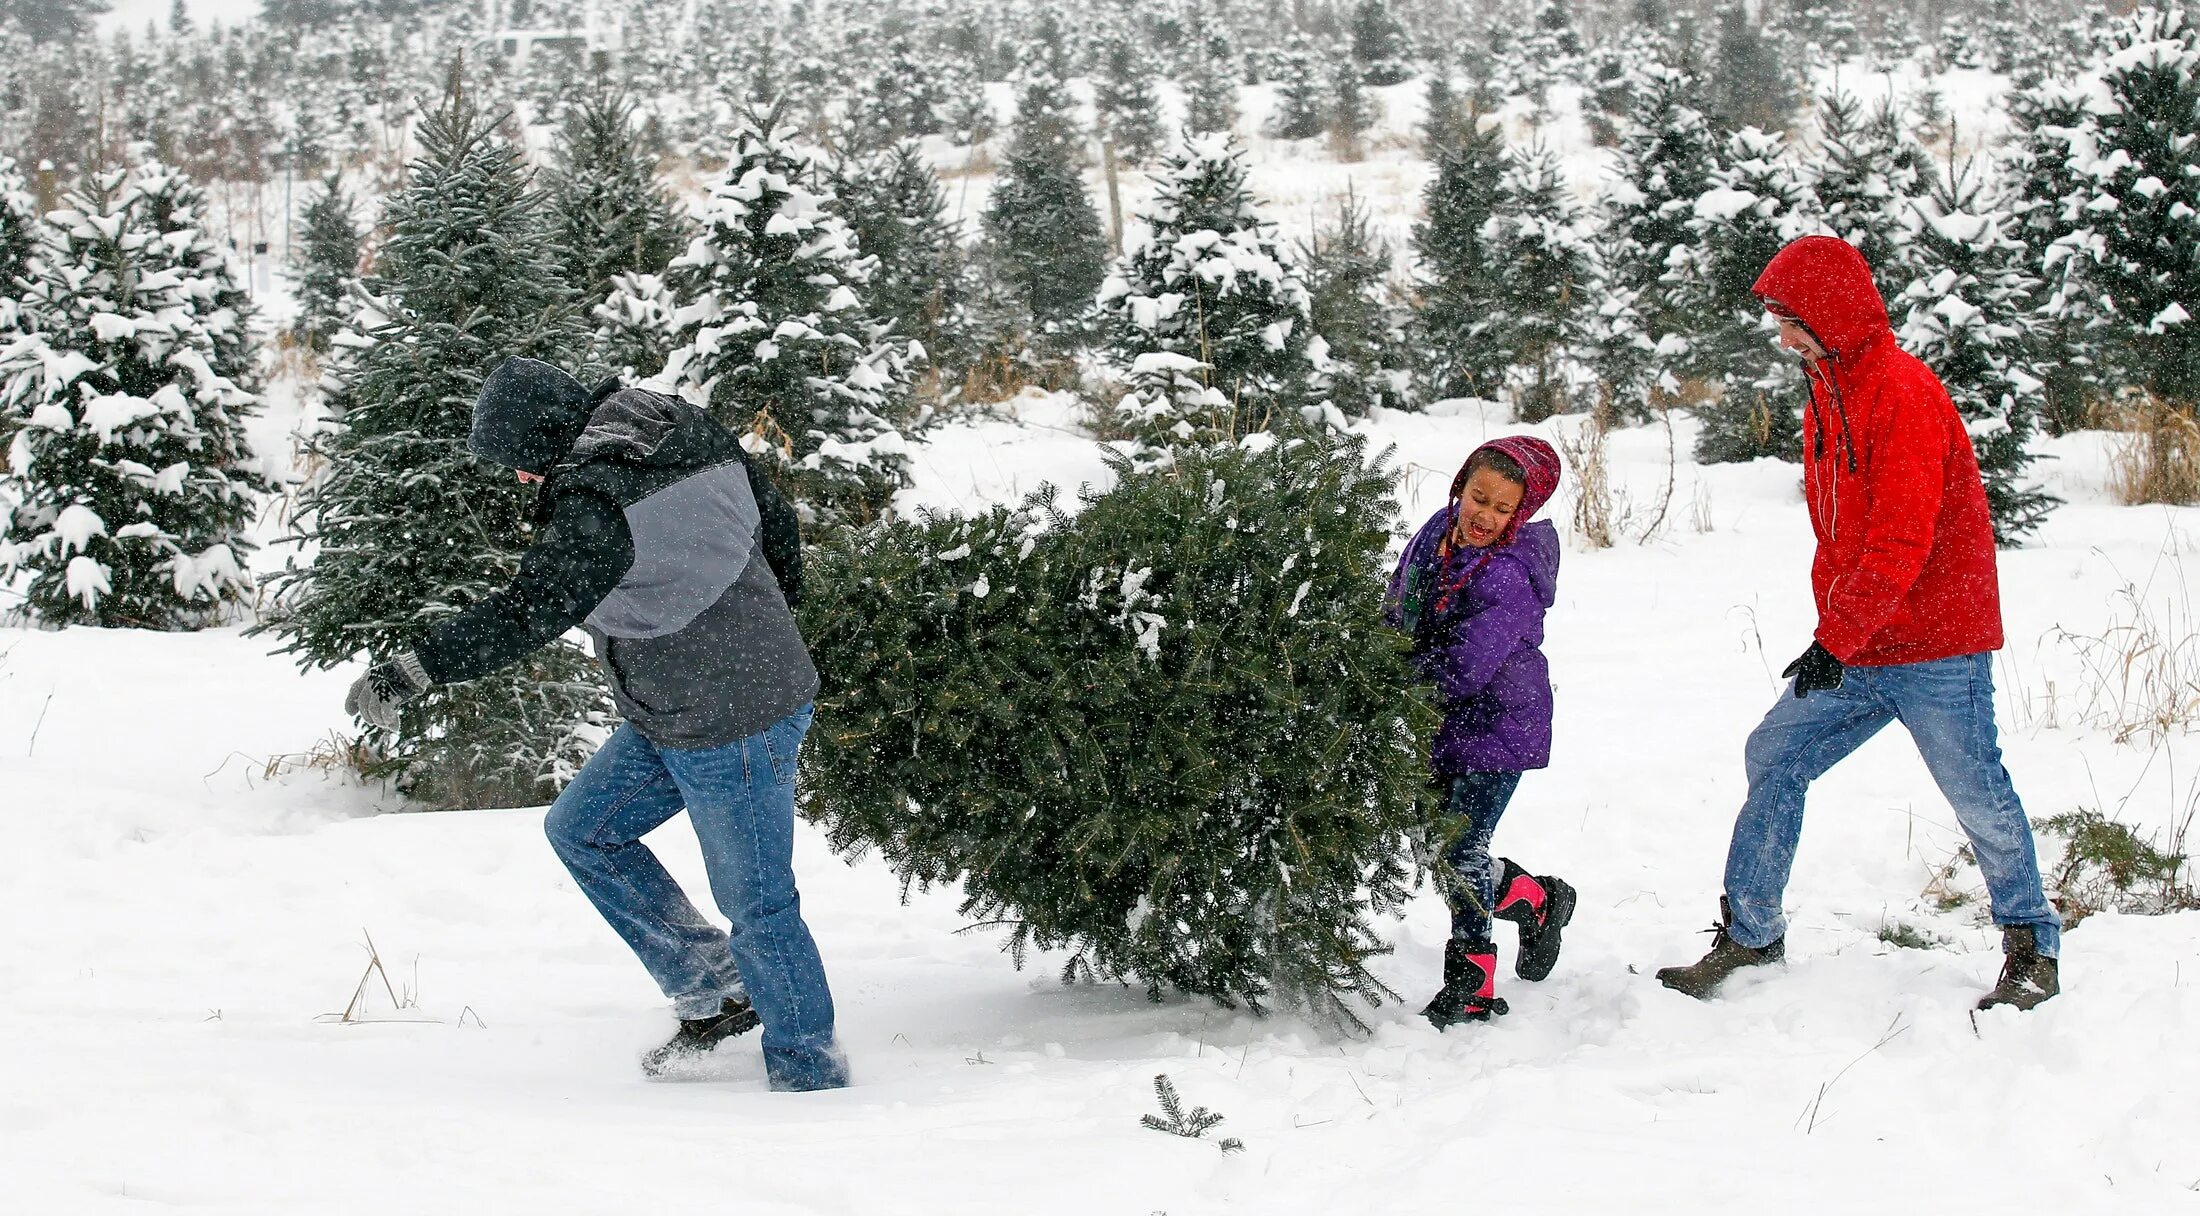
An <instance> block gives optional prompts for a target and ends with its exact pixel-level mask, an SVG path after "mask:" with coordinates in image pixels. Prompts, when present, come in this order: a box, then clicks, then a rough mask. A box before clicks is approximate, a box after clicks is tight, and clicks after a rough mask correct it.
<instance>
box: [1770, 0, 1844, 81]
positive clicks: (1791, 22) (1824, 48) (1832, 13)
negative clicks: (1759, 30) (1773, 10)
mask: <svg viewBox="0 0 2200 1216" xmlns="http://www.w3.org/2000/svg"><path fill="white" fill-rule="evenodd" d="M1782 7H1783V8H1784V9H1785V10H1786V13H1785V18H1784V20H1782V21H1781V23H1780V24H1781V26H1782V28H1784V29H1786V30H1787V31H1788V33H1789V34H1790V35H1791V36H1792V37H1793V38H1794V39H1795V41H1796V42H1797V43H1798V44H1799V45H1800V46H1801V47H1802V48H1803V51H1804V53H1805V54H1806V55H1807V56H1808V57H1809V62H1810V63H1812V64H1834V65H1837V64H1840V63H1842V62H1844V61H1846V60H1848V59H1851V58H1853V57H1855V55H1856V53H1857V52H1858V51H1860V50H1862V49H1863V36H1862V35H1861V34H1860V33H1859V32H1858V31H1857V28H1856V17H1855V15H1854V12H1853V10H1854V8H1855V0H1785V3H1784V4H1783V5H1782Z"/></svg>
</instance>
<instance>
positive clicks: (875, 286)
mask: <svg viewBox="0 0 2200 1216" xmlns="http://www.w3.org/2000/svg"><path fill="white" fill-rule="evenodd" d="M832 194H833V198H832V206H833V210H834V211H835V212H836V213H837V214H839V215H840V217H841V218H842V219H843V220H845V221H846V222H847V224H848V226H849V227H850V228H852V229H854V230H855V234H856V247H857V248H859V249H861V250H862V251H863V253H864V255H865V256H867V257H869V258H871V259H873V260H874V261H875V262H876V263H877V265H876V266H875V268H874V269H873V270H872V272H871V277H870V281H869V282H868V283H867V284H865V287H864V293H863V294H864V302H865V303H866V304H867V305H868V306H869V308H870V311H871V314H872V315H873V316H875V317H877V318H879V319H880V320H882V321H885V322H886V323H887V324H888V325H890V326H891V327H892V328H893V332H894V333H895V334H897V335H899V336H901V337H905V338H913V339H915V340H916V341H917V343H918V344H919V345H920V346H921V347H923V351H924V357H925V359H926V360H927V361H928V362H929V363H930V365H931V367H932V369H933V370H934V372H935V373H937V374H938V375H940V376H941V377H942V378H943V380H942V382H943V383H946V384H953V383H958V382H959V381H960V377H961V372H962V368H963V367H964V366H965V365H966V364H967V362H968V361H969V357H970V352H969V349H968V348H969V344H970V334H969V326H970V318H969V316H968V315H967V306H968V301H969V295H970V284H969V282H968V274H969V271H968V264H967V261H966V259H965V258H964V255H963V250H962V243H961V234H960V233H959V232H958V231H957V229H958V227H959V225H957V224H956V223H955V222H954V221H953V220H951V219H950V218H948V215H947V194H946V192H945V191H944V190H942V189H941V188H940V182H939V178H938V177H936V176H934V174H933V172H932V167H931V166H930V165H929V164H927V163H925V159H924V153H923V151H922V149H920V148H919V147H918V145H917V143H916V141H915V140H903V141H902V142H900V143H898V144H895V145H894V146H893V147H892V148H890V149H888V150H887V151H886V152H884V153H882V154H880V155H878V156H874V157H869V158H866V159H865V160H863V161H861V162H859V163H852V164H851V163H843V164H841V165H839V166H837V167H836V169H835V171H834V174H833V192H832ZM934 395H937V389H936V387H935V392H934Z"/></svg>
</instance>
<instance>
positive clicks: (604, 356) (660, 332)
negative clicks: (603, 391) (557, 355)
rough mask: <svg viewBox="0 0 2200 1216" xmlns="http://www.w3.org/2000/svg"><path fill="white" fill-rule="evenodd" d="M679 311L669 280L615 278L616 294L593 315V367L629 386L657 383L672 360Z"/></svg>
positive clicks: (634, 276) (650, 276)
mask: <svg viewBox="0 0 2200 1216" xmlns="http://www.w3.org/2000/svg"><path fill="white" fill-rule="evenodd" d="M679 309H680V300H679V298H678V297H677V296H675V295H674V294H673V291H672V287H671V285H670V284H668V283H667V282H665V277H664V276H663V275H658V274H639V273H636V274H619V275H613V276H612V277H611V291H610V293H609V294H608V295H606V296H605V297H604V301H603V303H601V304H598V305H596V306H595V307H594V308H593V309H590V310H589V314H588V319H589V322H590V324H591V325H592V326H593V327H594V332H593V334H592V335H591V336H590V339H589V344H588V346H589V351H590V360H589V361H590V363H591V364H593V365H596V366H600V367H603V368H605V369H607V370H608V371H609V372H610V374H612V375H614V376H617V377H619V378H620V379H621V380H623V381H628V382H633V381H639V380H655V379H657V378H658V377H659V376H661V375H662V374H663V373H664V370H665V360H667V359H669V358H671V357H672V351H673V346H674V334H675V333H676V332H677V331H678V329H679V325H678V323H677V321H675V319H674V315H673V314H675V313H677V312H678V311H679ZM668 387H669V386H668Z"/></svg>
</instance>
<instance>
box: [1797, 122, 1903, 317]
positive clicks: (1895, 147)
mask: <svg viewBox="0 0 2200 1216" xmlns="http://www.w3.org/2000/svg"><path fill="white" fill-rule="evenodd" d="M1818 131H1819V146H1818V154H1817V156H1816V158H1815V161H1814V164H1813V169H1814V172H1813V174H1812V178H1811V189H1812V192H1813V193H1814V194H1815V195H1816V196H1817V199H1818V207H1819V211H1820V213H1821V214H1822V215H1823V216H1824V218H1825V222H1826V226H1827V227H1828V228H1830V229H1832V230H1833V233H1834V235H1836V236H1838V237H1840V238H1841V239H1842V240H1845V241H1847V242H1848V243H1849V244H1851V245H1854V246H1856V248H1857V250H1858V251H1859V252H1861V253H1862V254H1863V255H1864V260H1865V261H1866V262H1867V263H1869V264H1870V265H1871V268H1872V276H1873V278H1874V279H1876V280H1877V281H1878V284H1879V294H1880V295H1881V296H1883V297H1885V298H1887V299H1889V300H1892V299H1894V298H1895V296H1897V295H1899V294H1901V292H1902V289H1903V288H1904V287H1905V286H1907V285H1908V283H1909V280H1910V275H1909V272H1908V269H1907V267H1906V266H1905V265H1904V261H1905V252H1906V250H1907V247H1908V244H1909V231H1910V224H1911V217H1912V216H1913V215H1914V213H1915V211H1916V208H1917V204H1918V202H1919V201H1920V200H1921V199H1922V198H1923V197H1924V195H1925V194H1926V192H1927V191H1928V190H1929V189H1930V188H1931V156H1930V154H1928V153H1927V152H1926V151H1925V149H1924V148H1923V147H1921V146H1920V145H1919V144H1918V143H1917V141H1916V140H1915V139H1912V138H1911V137H1910V136H1909V134H1908V133H1907V132H1906V131H1905V130H1904V129H1903V126H1902V117H1901V113H1900V111H1898V110H1896V109H1895V108H1894V106H1893V105H1892V104H1891V103H1884V102H1883V103H1882V104H1881V105H1880V107H1879V109H1878V111H1877V112H1876V113H1874V114H1872V115H1870V116H1868V117H1867V116H1866V115H1865V113H1864V108H1863V106H1862V104H1861V103H1859V102H1858V101H1857V100H1856V98H1855V97H1853V96H1851V95H1849V94H1847V93H1842V92H1834V93H1829V94H1826V95H1825V96H1822V97H1820V98H1819V99H1818Z"/></svg>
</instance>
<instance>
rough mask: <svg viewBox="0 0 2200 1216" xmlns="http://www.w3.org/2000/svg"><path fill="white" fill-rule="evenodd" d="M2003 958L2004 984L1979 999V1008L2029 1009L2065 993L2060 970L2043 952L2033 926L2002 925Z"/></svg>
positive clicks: (2002, 979)
mask: <svg viewBox="0 0 2200 1216" xmlns="http://www.w3.org/2000/svg"><path fill="white" fill-rule="evenodd" d="M2001 955H2002V958H2001V982H2000V983H1998V984H1995V985H1994V990H1993V991H1992V992H1989V993H1987V994H1986V995H1985V996H1982V997H1980V998H1979V1002H1978V1007H1979V1008H1981V1009H1992V1008H1994V1007H1995V1006H1997V1005H2014V1006H2015V1007H2017V1008H2018V1009H2030V1008H2031V1007H2033V1006H2034V1005H2037V1004H2039V1003H2040V1002H2041V1001H2044V1000H2046V999H2047V998H2049V997H2051V996H2054V995H2055V994H2056V993H2058V992H2061V991H2062V975H2061V969H2060V968H2059V967H2058V966H2057V965H2056V962H2055V960H2054V959H2051V958H2048V957H2046V956H2045V955H2043V954H2041V953H2040V945H2039V938H2038V936H2037V934H2036V933H2035V932H2034V930H2033V928H2032V926H2030V925H2003V926H2002V927H2001Z"/></svg>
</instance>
